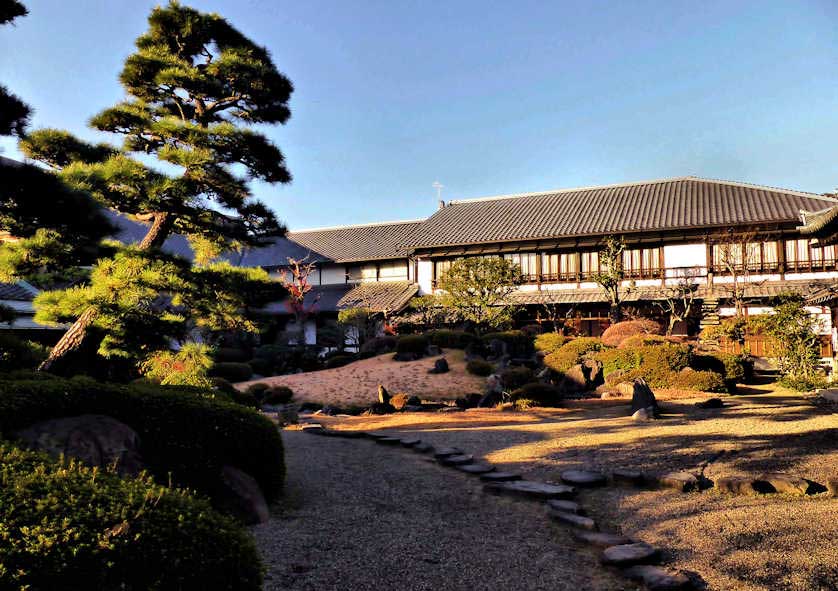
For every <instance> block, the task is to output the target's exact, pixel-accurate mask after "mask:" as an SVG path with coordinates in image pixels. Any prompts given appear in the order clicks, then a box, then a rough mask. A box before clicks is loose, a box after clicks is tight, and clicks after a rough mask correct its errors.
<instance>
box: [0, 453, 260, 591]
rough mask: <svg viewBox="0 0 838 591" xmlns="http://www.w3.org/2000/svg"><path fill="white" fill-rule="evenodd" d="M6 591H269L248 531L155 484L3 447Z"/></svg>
mask: <svg viewBox="0 0 838 591" xmlns="http://www.w3.org/2000/svg"><path fill="white" fill-rule="evenodd" d="M0 532H2V534H0V588H3V589H124V590H126V591H143V590H146V589H238V590H253V591H256V590H258V589H261V582H262V573H261V567H260V563H259V554H258V551H257V550H256V546H255V544H254V542H253V540H252V539H251V537H250V536H249V535H248V534H247V531H246V530H245V529H244V528H243V527H242V526H240V525H239V524H237V523H236V522H234V521H233V520H232V519H231V518H228V517H225V516H223V515H220V514H219V513H217V512H216V511H214V510H213V509H212V508H211V507H210V506H209V503H207V502H206V501H205V500H202V499H198V498H195V497H193V496H192V495H191V494H189V493H188V492H186V491H183V490H179V489H172V488H168V487H166V486H161V485H158V484H155V483H154V482H153V481H152V480H151V479H150V478H146V477H142V478H126V479H123V478H120V477H119V476H117V475H116V474H114V473H111V472H109V471H108V470H99V469H92V468H87V467H85V466H82V465H80V464H79V463H78V462H75V461H57V460H52V459H50V458H48V457H47V456H46V455H43V454H38V453H34V452H30V451H23V450H19V449H16V448H14V447H12V446H10V445H9V444H7V443H3V444H0Z"/></svg>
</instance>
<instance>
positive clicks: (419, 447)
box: [413, 441, 434, 454]
mask: <svg viewBox="0 0 838 591" xmlns="http://www.w3.org/2000/svg"><path fill="white" fill-rule="evenodd" d="M433 450H434V446H433V445H431V444H430V443H426V442H424V441H422V442H420V443H417V444H416V445H414V446H413V451H418V452H419V453H420V454H424V453H428V452H429V451H433Z"/></svg>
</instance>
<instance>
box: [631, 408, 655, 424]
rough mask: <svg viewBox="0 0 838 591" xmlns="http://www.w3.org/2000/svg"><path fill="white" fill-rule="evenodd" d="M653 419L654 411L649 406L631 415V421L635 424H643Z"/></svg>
mask: <svg viewBox="0 0 838 591" xmlns="http://www.w3.org/2000/svg"><path fill="white" fill-rule="evenodd" d="M654 419H655V411H654V409H653V408H652V407H651V406H650V407H649V408H639V409H637V410H636V411H634V413H632V415H631V420H632V421H635V422H637V423H644V422H646V421H653V420H654Z"/></svg>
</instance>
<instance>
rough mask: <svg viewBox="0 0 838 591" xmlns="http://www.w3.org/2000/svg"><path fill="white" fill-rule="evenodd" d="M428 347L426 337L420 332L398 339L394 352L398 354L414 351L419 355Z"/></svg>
mask: <svg viewBox="0 0 838 591" xmlns="http://www.w3.org/2000/svg"><path fill="white" fill-rule="evenodd" d="M427 348H428V337H426V336H425V335H421V334H409V335H405V336H403V337H401V338H400V339H399V343H398V345H396V352H397V353H400V354H404V353H415V354H416V355H418V356H419V357H421V356H422V355H424V354H425V350H426V349H427Z"/></svg>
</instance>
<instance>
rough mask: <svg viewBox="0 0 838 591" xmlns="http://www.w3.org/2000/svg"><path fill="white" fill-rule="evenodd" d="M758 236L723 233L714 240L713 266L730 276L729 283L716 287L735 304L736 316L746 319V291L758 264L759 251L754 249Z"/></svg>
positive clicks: (752, 233)
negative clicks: (754, 268)
mask: <svg viewBox="0 0 838 591" xmlns="http://www.w3.org/2000/svg"><path fill="white" fill-rule="evenodd" d="M755 240H757V234H756V233H754V232H748V233H744V234H733V233H723V234H720V235H719V236H717V237H716V238H714V239H713V264H714V266H716V267H718V268H721V269H722V270H723V271H724V272H725V273H726V274H727V275H729V276H730V279H731V280H730V282H729V283H716V287H718V288H719V289H721V290H722V291H723V292H724V293H726V294H727V295H728V297H729V298H730V301H731V302H733V308H734V311H735V316H736V317H737V318H744V317H745V306H746V305H747V301H746V298H745V290H746V288H747V287H748V286H749V285H759V284H760V283H763V282H759V283H754V282H752V281H751V268H752V267H753V266H754V263H755V262H758V258H759V251H758V250H757V249H756V248H755V247H754V241H755Z"/></svg>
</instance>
